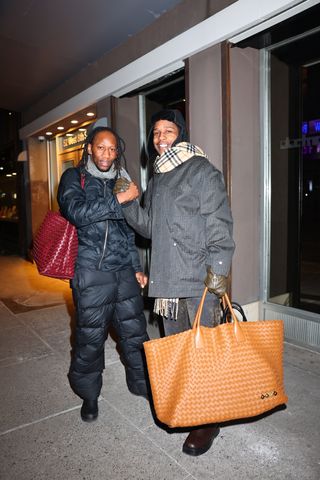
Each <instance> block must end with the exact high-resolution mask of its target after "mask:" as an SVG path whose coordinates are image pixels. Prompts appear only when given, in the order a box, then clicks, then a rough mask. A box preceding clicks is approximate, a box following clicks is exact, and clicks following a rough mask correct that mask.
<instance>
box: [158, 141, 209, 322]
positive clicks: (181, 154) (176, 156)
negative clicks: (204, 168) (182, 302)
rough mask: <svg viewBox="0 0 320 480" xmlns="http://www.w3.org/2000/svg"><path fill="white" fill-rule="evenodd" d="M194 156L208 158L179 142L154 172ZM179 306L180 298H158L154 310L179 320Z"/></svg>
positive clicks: (161, 171) (191, 146) (160, 171)
mask: <svg viewBox="0 0 320 480" xmlns="http://www.w3.org/2000/svg"><path fill="white" fill-rule="evenodd" d="M194 156H198V157H205V158H208V156H207V155H206V154H205V153H204V151H203V150H201V148H199V147H197V146H196V145H193V144H192V143H189V142H181V143H178V144H177V145H175V146H174V147H171V148H169V149H168V150H166V151H165V152H164V153H163V154H162V155H160V156H159V157H157V158H156V161H155V163H154V172H155V173H166V172H170V171H171V170H173V169H174V168H176V167H178V166H179V165H181V164H182V163H184V162H186V161H187V160H189V159H190V158H192V157H194ZM178 307H179V298H156V299H155V303H154V308H153V311H154V312H155V313H157V314H158V315H161V316H163V317H166V318H169V319H171V320H177V317H178Z"/></svg>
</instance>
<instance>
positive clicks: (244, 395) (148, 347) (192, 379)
mask: <svg viewBox="0 0 320 480" xmlns="http://www.w3.org/2000/svg"><path fill="white" fill-rule="evenodd" d="M206 292H207V289H205V291H204V294H203V296H202V299H201V302H200V305H199V308H198V311H197V314H196V318H195V321H194V324H193V328H191V329H190V330H186V331H185V332H182V333H178V334H176V335H170V336H168V337H164V338H157V339H154V340H149V341H147V342H144V344H143V346H144V350H145V353H146V360H147V366H148V372H149V379H150V385H151V391H152V399H153V403H154V408H155V412H156V415H157V417H158V419H159V420H160V421H161V422H162V423H165V424H167V425H169V426H170V427H191V426H198V425H204V424H209V423H220V422H225V421H228V420H235V419H241V418H247V417H253V416H256V415H259V414H261V413H264V412H267V411H268V410H271V409H273V408H275V407H277V406H279V405H282V404H284V403H286V402H287V400H288V397H287V395H286V393H285V389H284V383H283V364H282V354H283V322H282V321H281V320H261V321H259V320H258V321H254V322H239V321H238V319H237V317H236V315H235V313H234V309H233V308H232V305H231V303H230V300H229V298H228V297H227V295H225V300H226V302H227V305H228V307H229V310H230V312H231V315H232V322H231V323H224V324H222V325H218V326H217V327H215V328H209V327H202V326H200V318H201V313H202V308H203V302H204V298H205V295H206Z"/></svg>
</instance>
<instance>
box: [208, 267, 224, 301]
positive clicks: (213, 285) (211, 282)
mask: <svg viewBox="0 0 320 480" xmlns="http://www.w3.org/2000/svg"><path fill="white" fill-rule="evenodd" d="M227 283H228V279H227V277H225V276H224V275H217V274H216V273H214V272H213V271H212V270H211V267H207V276H206V278H205V280H204V284H205V286H206V287H208V290H209V292H210V293H214V294H215V295H217V296H218V297H222V296H223V295H224V294H225V293H226V290H227Z"/></svg>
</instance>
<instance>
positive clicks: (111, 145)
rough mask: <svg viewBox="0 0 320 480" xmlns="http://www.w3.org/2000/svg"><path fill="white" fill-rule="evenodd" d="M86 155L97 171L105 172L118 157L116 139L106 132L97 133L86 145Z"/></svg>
mask: <svg viewBox="0 0 320 480" xmlns="http://www.w3.org/2000/svg"><path fill="white" fill-rule="evenodd" d="M88 153H89V154H90V155H91V158H92V161H93V162H94V164H95V166H96V167H97V168H98V170H100V171H101V172H107V171H108V170H109V168H110V167H111V165H112V164H113V162H114V161H115V159H116V158H117V155H118V150H117V139H116V137H115V136H114V135H113V133H111V132H108V131H102V132H98V133H97V134H96V135H95V137H94V139H93V141H92V143H89V144H88Z"/></svg>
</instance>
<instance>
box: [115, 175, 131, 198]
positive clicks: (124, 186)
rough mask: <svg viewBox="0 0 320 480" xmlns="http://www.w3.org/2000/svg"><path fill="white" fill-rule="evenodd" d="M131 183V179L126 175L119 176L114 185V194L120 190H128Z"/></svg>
mask: <svg viewBox="0 0 320 480" xmlns="http://www.w3.org/2000/svg"><path fill="white" fill-rule="evenodd" d="M129 185H130V180H128V179H127V178H124V177H120V178H118V180H117V181H116V183H115V185H114V187H113V194H114V195H116V194H117V193H120V192H126V191H127V190H128V188H129Z"/></svg>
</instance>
